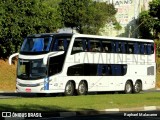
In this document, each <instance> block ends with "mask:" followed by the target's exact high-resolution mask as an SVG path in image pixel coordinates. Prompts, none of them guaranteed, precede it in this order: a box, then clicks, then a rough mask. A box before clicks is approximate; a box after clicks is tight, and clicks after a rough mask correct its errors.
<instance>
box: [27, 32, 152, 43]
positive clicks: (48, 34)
mask: <svg viewBox="0 0 160 120" xmlns="http://www.w3.org/2000/svg"><path fill="white" fill-rule="evenodd" d="M72 35H73V36H74V37H88V38H99V39H110V40H123V41H137V42H154V41H153V40H150V39H138V38H126V37H110V36H100V35H89V34H77V33H41V34H32V35H29V36H27V37H48V36H72Z"/></svg>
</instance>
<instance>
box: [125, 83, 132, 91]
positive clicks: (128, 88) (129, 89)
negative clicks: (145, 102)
mask: <svg viewBox="0 0 160 120" xmlns="http://www.w3.org/2000/svg"><path fill="white" fill-rule="evenodd" d="M131 90H132V87H131V85H130V84H127V85H126V91H127V93H130V92H131Z"/></svg>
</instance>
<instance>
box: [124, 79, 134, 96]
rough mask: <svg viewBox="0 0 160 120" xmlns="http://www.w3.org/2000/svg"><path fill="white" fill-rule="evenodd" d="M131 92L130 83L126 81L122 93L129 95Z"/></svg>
mask: <svg viewBox="0 0 160 120" xmlns="http://www.w3.org/2000/svg"><path fill="white" fill-rule="evenodd" d="M132 91H133V86H132V83H131V82H130V81H127V82H126V84H125V90H124V93H125V94H130V93H132Z"/></svg>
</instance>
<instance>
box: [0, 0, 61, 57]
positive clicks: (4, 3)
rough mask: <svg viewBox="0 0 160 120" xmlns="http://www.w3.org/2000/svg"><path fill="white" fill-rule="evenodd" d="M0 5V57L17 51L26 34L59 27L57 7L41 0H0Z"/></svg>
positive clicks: (48, 30)
mask: <svg viewBox="0 0 160 120" xmlns="http://www.w3.org/2000/svg"><path fill="white" fill-rule="evenodd" d="M53 4H56V3H53ZM57 6H58V5H57ZM0 7H1V10H0V53H2V54H1V55H0V57H7V56H8V55H10V54H12V53H13V52H17V51H18V49H19V46H20V45H21V43H22V39H23V38H24V37H26V36H27V35H28V34H33V33H42V32H43V33H44V32H54V31H56V30H57V28H59V27H61V24H60V21H61V19H60V18H61V17H60V15H59V14H58V12H57V8H56V7H54V8H53V7H52V6H51V4H45V2H44V1H43V0H1V1H0Z"/></svg>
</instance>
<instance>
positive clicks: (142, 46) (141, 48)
mask: <svg viewBox="0 0 160 120" xmlns="http://www.w3.org/2000/svg"><path fill="white" fill-rule="evenodd" d="M140 53H141V54H145V47H144V43H141V44H140Z"/></svg>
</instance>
